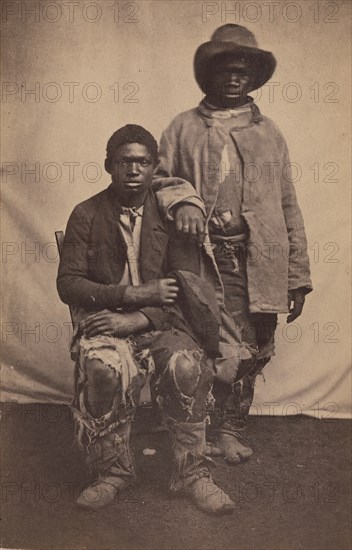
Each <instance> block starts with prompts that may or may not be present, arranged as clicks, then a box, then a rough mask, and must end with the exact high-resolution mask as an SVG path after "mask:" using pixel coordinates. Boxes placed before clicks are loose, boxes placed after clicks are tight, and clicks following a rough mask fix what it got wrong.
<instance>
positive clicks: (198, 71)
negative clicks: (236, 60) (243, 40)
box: [194, 41, 276, 92]
mask: <svg viewBox="0 0 352 550" xmlns="http://www.w3.org/2000/svg"><path fill="white" fill-rule="evenodd" d="M224 54H233V56H234V57H243V58H244V59H246V60H248V62H249V65H250V66H251V68H252V73H253V82H252V84H251V87H250V89H249V91H250V92H252V91H253V90H256V89H257V88H260V87H261V86H263V84H265V83H266V82H267V81H268V80H269V79H270V78H271V77H272V76H273V74H274V71H275V68H276V59H275V57H274V56H273V54H272V53H271V52H267V51H265V50H260V49H259V48H251V47H249V46H239V45H237V44H234V43H233V42H229V41H216V42H215V41H210V42H205V43H204V44H201V45H200V46H199V48H198V49H197V51H196V53H195V56H194V74H195V78H196V81H197V83H198V86H199V87H200V88H201V89H202V90H203V87H204V83H205V82H206V77H207V73H208V72H209V63H210V62H211V60H212V59H214V58H215V57H218V56H220V55H224ZM203 91H204V90H203Z"/></svg>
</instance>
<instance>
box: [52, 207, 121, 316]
mask: <svg viewBox="0 0 352 550" xmlns="http://www.w3.org/2000/svg"><path fill="white" fill-rule="evenodd" d="M90 226H91V224H90V222H89V219H87V217H86V216H85V215H84V212H82V208H81V207H80V206H79V205H78V206H76V208H75V209H74V210H73V212H72V214H71V216H70V218H69V220H68V224H67V228H66V234H65V240H64V243H63V248H62V251H61V257H60V264H59V272H58V277H57V290H58V293H59V296H60V298H61V300H62V301H63V302H64V303H65V304H69V305H72V306H78V307H82V308H83V309H85V310H88V311H89V310H101V309H105V308H107V309H110V310H114V309H116V308H118V307H120V306H121V305H122V301H123V296H124V292H125V289H126V286H122V285H116V284H101V283H97V282H94V281H91V280H90V279H89V277H88V267H89V266H88V259H87V258H88V256H87V252H88V246H89V239H90Z"/></svg>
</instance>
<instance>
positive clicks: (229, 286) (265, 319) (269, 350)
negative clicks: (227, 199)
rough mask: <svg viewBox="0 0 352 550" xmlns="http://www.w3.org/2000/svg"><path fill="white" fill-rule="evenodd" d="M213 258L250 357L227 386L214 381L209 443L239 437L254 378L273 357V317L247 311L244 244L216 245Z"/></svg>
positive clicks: (227, 304) (273, 315) (222, 243)
mask: <svg viewBox="0 0 352 550" xmlns="http://www.w3.org/2000/svg"><path fill="white" fill-rule="evenodd" d="M214 257H215V260H216V263H217V266H218V269H219V272H220V275H221V279H222V283H223V286H224V293H225V305H226V308H227V309H228V311H229V313H230V314H231V315H232V317H233V319H234V320H235V322H236V324H237V326H238V327H239V328H240V330H241V337H242V341H244V342H245V343H246V344H247V345H248V348H249V349H250V351H251V355H252V357H251V358H250V359H246V360H242V362H241V363H240V365H239V368H238V371H237V375H236V378H235V379H234V380H233V383H232V384H231V385H230V384H225V383H224V382H221V381H219V380H216V379H215V380H214V387H213V395H214V398H215V408H214V412H213V413H212V415H211V423H210V426H209V430H208V431H209V434H208V435H209V439H212V437H215V436H216V434H217V433H219V432H221V433H227V434H232V435H235V436H239V435H241V434H242V433H243V431H244V428H245V424H246V420H247V417H248V414H249V409H250V407H251V404H252V402H253V396H254V387H255V381H256V378H257V376H258V374H260V373H262V370H263V369H264V367H265V365H266V364H267V363H268V362H269V361H270V358H271V357H272V356H273V355H274V336H275V330H276V326H277V315H276V314H274V313H250V311H249V296H248V284H247V270H246V243H245V242H237V243H234V242H232V243H231V242H221V243H218V244H216V246H215V248H214Z"/></svg>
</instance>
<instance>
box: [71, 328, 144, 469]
mask: <svg viewBox="0 0 352 550" xmlns="http://www.w3.org/2000/svg"><path fill="white" fill-rule="evenodd" d="M135 355H136V354H135V350H134V347H133V345H132V344H131V343H130V342H128V341H126V340H121V339H118V338H114V337H110V336H98V337H96V338H91V339H85V338H82V339H81V342H80V353H79V357H78V358H77V363H76V388H75V398H74V402H73V414H74V419H75V425H76V432H75V433H76V441H77V443H78V445H79V446H80V448H81V449H82V450H84V451H85V454H86V462H87V465H88V466H89V469H90V471H91V473H92V475H93V476H96V475H99V474H102V473H104V472H107V471H109V472H110V473H113V474H114V475H117V476H127V477H131V476H133V475H134V473H133V463H132V458H131V455H130V450H129V445H128V439H129V432H130V428H131V423H132V420H133V417H134V413H135V410H136V406H137V404H138V402H139V395H140V390H141V388H142V386H143V384H144V383H145V379H146V376H147V371H146V370H145V369H144V368H143V367H141V366H140V364H138V362H137V361H136V359H135ZM93 362H94V365H95V371H96V372H97V373H98V375H97V376H96V377H95V376H94V375H93V376H92V374H91V373H89V372H88V371H89V370H90V367H91V366H92V363H93ZM99 364H101V372H99ZM104 377H105V378H106V380H104ZM112 379H114V380H116V384H114V387H115V391H114V395H113V394H110V396H109V397H110V398H111V406H110V408H109V410H108V411H107V412H103V411H102V410H101V409H100V404H99V403H92V402H90V401H89V393H90V395H94V393H95V394H98V393H99V385H100V387H101V388H103V387H104V386H105V383H106V385H107V384H108V381H109V380H112ZM96 380H97V382H96ZM95 383H97V385H98V386H97V387H95V388H90V387H89V385H92V384H93V385H94V384H95ZM92 389H94V391H93V392H89V390H92Z"/></svg>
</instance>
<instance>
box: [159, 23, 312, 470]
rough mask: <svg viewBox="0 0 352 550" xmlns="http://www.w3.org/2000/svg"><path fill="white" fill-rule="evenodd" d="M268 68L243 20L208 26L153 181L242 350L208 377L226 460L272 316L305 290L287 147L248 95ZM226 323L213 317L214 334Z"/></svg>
mask: <svg viewBox="0 0 352 550" xmlns="http://www.w3.org/2000/svg"><path fill="white" fill-rule="evenodd" d="M275 66H276V61H275V58H274V56H273V55H272V53H270V52H267V51H264V50H261V49H259V48H258V46H257V42H256V40H255V37H254V35H253V34H252V33H251V32H250V31H249V30H248V29H246V28H245V27H242V26H239V25H234V24H226V25H223V26H221V27H219V28H218V29H216V31H215V32H214V34H213V36H212V38H211V40H210V41H209V42H206V43H204V44H202V45H201V46H199V48H198V49H197V51H196V54H195V58H194V71H195V78H196V81H197V83H198V85H199V87H200V88H201V90H202V91H203V93H204V94H205V98H204V99H203V101H201V103H200V104H199V105H198V107H196V108H194V109H191V110H190V111H187V112H185V113H181V114H180V115H178V116H177V117H176V118H175V119H174V120H173V121H172V122H171V124H170V126H169V127H168V128H167V129H166V130H165V132H164V134H163V135H162V138H161V143H160V150H159V156H160V162H159V165H158V169H157V173H156V176H157V178H159V179H156V181H155V185H156V189H157V198H158V202H159V204H160V206H161V207H162V208H163V210H164V212H165V214H166V215H167V216H168V217H169V218H170V219H171V218H174V219H175V224H176V227H177V229H178V231H179V232H180V233H183V234H185V235H190V236H191V237H194V238H195V237H198V239H199V242H202V241H203V238H204V232H205V233H206V236H207V238H206V244H207V250H208V252H209V254H210V255H211V256H212V259H213V267H214V270H213V271H215V274H216V276H217V280H218V283H219V284H218V287H219V286H220V287H221V290H220V291H219V292H218V297H219V303H222V302H224V303H225V308H226V309H227V311H228V312H229V313H230V315H231V317H232V321H233V322H234V323H235V325H236V326H237V328H238V329H239V331H240V333H241V340H242V343H243V344H244V345H246V346H247V350H249V351H250V357H249V358H244V359H243V360H242V361H241V363H240V365H239V367H237V365H236V364H235V363H234V366H233V371H232V373H229V371H228V370H227V374H226V376H225V375H224V373H222V371H221V369H219V370H218V376H217V380H216V381H215V384H214V397H215V399H216V408H215V411H214V414H213V415H212V422H211V425H210V430H209V437H210V439H212V440H213V445H212V446H210V452H211V453H213V454H215V453H216V454H219V453H221V454H222V455H223V456H224V457H225V458H226V459H227V461H229V462H232V463H238V462H241V461H242V460H246V459H248V458H249V457H250V456H251V454H252V449H251V448H250V447H248V446H246V445H244V444H243V443H241V441H240V440H239V438H240V436H241V435H243V430H244V426H245V421H246V418H247V415H248V413H249V409H250V406H251V403H252V400H253V395H254V385H255V380H256V377H257V375H258V374H259V373H260V372H262V370H263V368H264V367H265V365H266V364H267V363H268V362H269V360H270V358H271V356H272V355H273V354H274V333H275V329H276V325H277V314H278V313H285V312H287V310H289V316H288V318H287V322H292V321H294V319H296V318H297V317H298V316H299V315H300V314H301V312H302V309H303V305H304V301H305V295H306V294H307V293H308V292H310V291H311V290H312V286H311V281H310V272H309V259H308V255H307V243H306V236H305V231H304V225H303V219H302V215H301V211H300V209H299V206H298V205H297V200H296V194H295V190H294V187H293V184H292V181H291V175H290V161H289V156H288V150H287V146H286V143H285V140H284V138H283V136H282V134H281V133H280V131H279V130H278V128H277V127H276V126H275V124H274V123H273V122H272V121H271V120H270V119H268V118H266V117H264V116H263V115H262V114H261V113H260V111H259V108H258V107H257V106H256V105H255V104H254V102H253V98H251V97H250V96H248V94H249V93H250V92H251V91H253V90H256V89H257V88H260V87H261V86H263V84H265V82H267V81H268V80H269V79H270V78H271V76H272V75H273V73H274V70H275ZM192 186H193V188H192ZM173 187H174V189H175V190H177V193H175V195H174V197H172V193H171V189H172V188H173ZM194 190H196V192H197V195H198V197H197V196H195V193H194ZM199 197H201V199H202V200H203V205H202V204H200V202H199ZM209 240H210V241H209ZM214 260H215V263H214ZM228 328H229V323H226V326H225V324H223V337H224V338H226V333H227V332H228Z"/></svg>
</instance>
